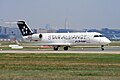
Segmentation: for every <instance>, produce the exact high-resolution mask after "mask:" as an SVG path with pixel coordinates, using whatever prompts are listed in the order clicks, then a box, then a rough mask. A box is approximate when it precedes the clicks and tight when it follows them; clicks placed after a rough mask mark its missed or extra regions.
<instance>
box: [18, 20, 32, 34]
mask: <svg viewBox="0 0 120 80" xmlns="http://www.w3.org/2000/svg"><path fill="white" fill-rule="evenodd" d="M17 25H18V27H19V29H20V31H21V33H22V35H23V36H27V35H32V34H33V32H32V30H31V29H30V28H29V26H27V24H26V23H25V21H17Z"/></svg>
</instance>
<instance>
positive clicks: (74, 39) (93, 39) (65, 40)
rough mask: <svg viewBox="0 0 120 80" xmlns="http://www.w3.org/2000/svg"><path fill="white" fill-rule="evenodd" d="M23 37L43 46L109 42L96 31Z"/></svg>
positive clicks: (103, 43)
mask: <svg viewBox="0 0 120 80" xmlns="http://www.w3.org/2000/svg"><path fill="white" fill-rule="evenodd" d="M23 39H24V41H26V42H30V43H33V45H43V46H44V45H48V46H78V45H106V44H109V43H110V40H109V39H107V38H106V37H104V36H102V34H100V33H97V32H82V33H38V34H32V35H28V36H23Z"/></svg>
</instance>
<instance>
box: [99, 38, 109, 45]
mask: <svg viewBox="0 0 120 80" xmlns="http://www.w3.org/2000/svg"><path fill="white" fill-rule="evenodd" d="M109 43H111V41H110V40H109V39H107V38H104V39H102V40H101V44H109Z"/></svg>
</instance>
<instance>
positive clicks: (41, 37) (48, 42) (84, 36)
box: [17, 20, 111, 51]
mask: <svg viewBox="0 0 120 80" xmlns="http://www.w3.org/2000/svg"><path fill="white" fill-rule="evenodd" d="M17 25H18V28H19V30H20V32H21V34H22V37H23V40H24V41H25V42H29V43H31V45H40V46H53V49H54V50H55V51H57V50H58V48H59V47H64V50H68V48H69V47H71V46H82V45H98V46H101V50H102V51H103V50H104V46H105V45H107V44H109V43H111V41H110V40H109V39H108V38H106V37H105V36H103V35H102V34H101V33H98V32H79V33H78V32H75V33H36V34H34V33H33V31H32V30H31V29H30V27H29V26H28V25H27V24H26V22H25V21H24V20H18V21H17Z"/></svg>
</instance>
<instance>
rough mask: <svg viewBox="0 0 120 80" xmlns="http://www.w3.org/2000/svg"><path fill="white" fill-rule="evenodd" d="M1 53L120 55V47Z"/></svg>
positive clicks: (8, 51) (9, 51) (7, 51)
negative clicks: (103, 49)
mask: <svg viewBox="0 0 120 80" xmlns="http://www.w3.org/2000/svg"><path fill="white" fill-rule="evenodd" d="M0 53H96V54H120V47H107V48H105V51H101V50H100V48H70V49H69V50H68V51H64V50H62V49H61V50H58V51H54V50H52V49H50V50H47V49H45V50H44V49H40V50H1V51H0Z"/></svg>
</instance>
